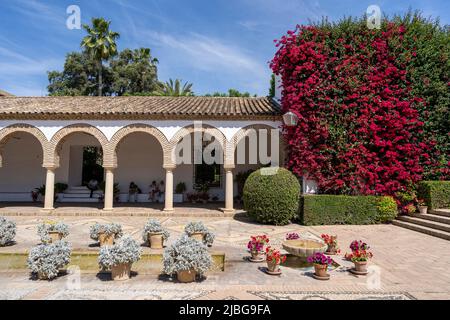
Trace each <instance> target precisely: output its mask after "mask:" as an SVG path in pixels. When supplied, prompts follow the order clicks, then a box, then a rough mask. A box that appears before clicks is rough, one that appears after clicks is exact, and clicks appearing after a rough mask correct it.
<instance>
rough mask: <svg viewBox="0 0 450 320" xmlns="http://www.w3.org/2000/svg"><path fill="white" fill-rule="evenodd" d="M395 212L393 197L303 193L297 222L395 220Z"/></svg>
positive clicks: (321, 223) (381, 221)
mask: <svg viewBox="0 0 450 320" xmlns="http://www.w3.org/2000/svg"><path fill="white" fill-rule="evenodd" d="M397 212H398V210H397V204H396V202H395V200H394V199H393V198H392V197H380V196H344V195H305V196H303V197H302V199H301V210H300V221H301V222H302V223H303V224H305V225H333V224H374V223H383V222H388V221H391V220H393V219H395V217H396V216H397Z"/></svg>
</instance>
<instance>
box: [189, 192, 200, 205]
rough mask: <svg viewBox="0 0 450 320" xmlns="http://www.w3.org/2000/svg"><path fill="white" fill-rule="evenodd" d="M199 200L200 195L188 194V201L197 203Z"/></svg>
mask: <svg viewBox="0 0 450 320" xmlns="http://www.w3.org/2000/svg"><path fill="white" fill-rule="evenodd" d="M197 199H198V195H197V194H196V193H188V194H187V200H188V201H189V202H191V203H196V202H197Z"/></svg>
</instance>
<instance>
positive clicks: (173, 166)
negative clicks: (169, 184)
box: [163, 164, 177, 171]
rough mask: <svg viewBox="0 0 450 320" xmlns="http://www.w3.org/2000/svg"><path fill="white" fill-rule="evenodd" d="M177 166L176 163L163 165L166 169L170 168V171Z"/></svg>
mask: <svg viewBox="0 0 450 320" xmlns="http://www.w3.org/2000/svg"><path fill="white" fill-rule="evenodd" d="M176 167H177V165H175V164H164V165H163V168H164V169H166V170H169V171H171V170H174V169H175V168H176Z"/></svg>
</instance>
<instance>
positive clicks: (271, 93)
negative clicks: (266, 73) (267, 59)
mask: <svg viewBox="0 0 450 320" xmlns="http://www.w3.org/2000/svg"><path fill="white" fill-rule="evenodd" d="M275 86H276V80H275V75H274V74H273V73H272V76H271V77H270V87H269V97H270V98H273V97H275V91H276V90H275Z"/></svg>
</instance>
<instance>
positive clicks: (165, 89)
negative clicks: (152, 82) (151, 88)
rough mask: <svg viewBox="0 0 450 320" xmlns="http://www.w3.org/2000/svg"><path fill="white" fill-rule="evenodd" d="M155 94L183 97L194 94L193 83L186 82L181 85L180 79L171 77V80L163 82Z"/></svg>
mask: <svg viewBox="0 0 450 320" xmlns="http://www.w3.org/2000/svg"><path fill="white" fill-rule="evenodd" d="M155 95H161V96H171V97H182V96H193V95H194V92H193V91H192V83H188V82H185V83H184V85H183V86H181V80H180V79H175V81H174V80H172V79H169V81H167V82H165V83H162V84H161V86H160V88H159V89H158V90H157V91H156V92H155Z"/></svg>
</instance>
